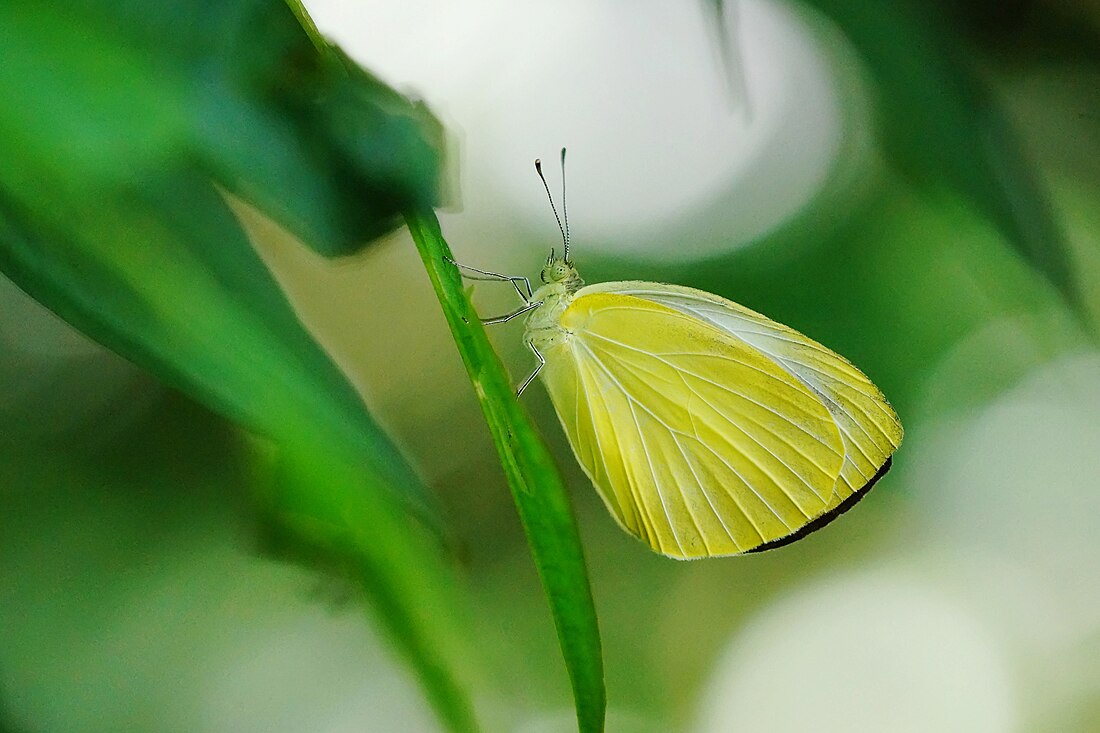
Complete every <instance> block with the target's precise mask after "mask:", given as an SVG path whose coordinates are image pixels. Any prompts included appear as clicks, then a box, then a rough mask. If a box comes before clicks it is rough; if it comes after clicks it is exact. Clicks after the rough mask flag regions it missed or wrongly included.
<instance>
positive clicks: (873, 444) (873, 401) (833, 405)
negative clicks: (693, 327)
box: [582, 282, 902, 507]
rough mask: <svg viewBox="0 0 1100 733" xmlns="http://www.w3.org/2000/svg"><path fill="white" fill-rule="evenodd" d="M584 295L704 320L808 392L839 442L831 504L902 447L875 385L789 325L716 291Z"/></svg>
mask: <svg viewBox="0 0 1100 733" xmlns="http://www.w3.org/2000/svg"><path fill="white" fill-rule="evenodd" d="M588 292H593V293H595V292H613V293H619V294H624V295H631V296H635V297H638V298H643V299H645V300H648V301H651V302H654V303H660V304H662V305H666V306H668V307H670V308H673V309H675V310H677V311H680V312H681V313H685V314H688V315H691V316H694V317H697V318H699V319H702V320H704V321H706V322H708V323H711V324H713V325H714V326H716V327H718V328H720V329H722V330H723V331H725V332H726V333H728V334H730V335H732V336H735V337H737V338H739V339H741V340H743V341H744V342H745V343H747V344H749V345H751V346H752V347H754V348H756V349H758V350H759V351H760V352H762V353H763V354H765V355H766V356H768V357H769V358H771V359H773V360H775V361H776V362H778V363H779V364H780V365H782V366H783V368H784V369H786V370H787V371H789V372H790V373H791V374H793V375H794V376H796V377H798V378H799V379H800V380H801V381H802V382H803V383H804V384H805V385H806V386H807V387H809V388H810V389H811V390H813V392H814V393H815V394H817V395H818V396H819V397H820V398H821V400H822V401H823V402H824V403H825V406H826V407H827V408H828V410H829V412H830V413H831V414H832V416H833V419H834V420H836V423H837V427H838V428H839V429H840V434H841V437H842V439H843V441H844V449H845V458H844V466H843V468H842V470H841V472H840V477H839V479H838V481H837V483H836V487H835V491H834V497H833V499H832V501H831V505H832V507H835V506H838V505H839V504H841V503H842V502H844V501H845V500H847V499H849V498H850V497H851V496H852V495H853V494H854V493H857V492H859V491H861V490H862V489H864V488H865V487H867V486H869V485H870V484H871V483H873V482H874V480H875V479H877V478H878V477H879V476H881V475H882V473H884V472H885V469H886V468H888V465H889V464H888V461H889V459H890V456H891V455H892V454H893V453H894V451H895V450H897V447H898V446H899V445H900V444H901V438H902V427H901V422H900V421H899V420H898V416H897V413H895V412H894V409H893V408H892V407H891V406H890V403H889V402H887V401H886V397H885V396H883V394H882V392H881V391H879V389H878V387H876V386H875V385H874V384H873V383H872V382H871V380H870V379H868V378H867V377H866V375H864V374H863V372H861V371H860V370H859V369H857V368H856V367H855V366H853V365H852V363H851V362H849V361H848V360H847V359H845V358H844V357H842V356H840V355H839V354H837V353H836V352H834V351H831V350H830V349H828V348H826V347H824V346H822V345H821V344H819V343H817V342H816V341H814V340H813V339H810V338H807V337H806V336H804V335H802V334H801V333H799V332H798V331H795V330H794V329H793V328H790V327H788V326H784V325H783V324H781V323H776V322H775V321H773V320H771V319H770V318H767V317H766V316H763V315H761V314H759V313H756V312H755V311H752V310H749V309H748V308H745V307H743V306H740V305H738V304H736V303H733V302H731V301H729V300H726V299H725V298H720V297H718V296H717V295H712V294H710V293H706V292H703V291H701V290H694V289H692V288H685V287H681V286H677V285H664V284H659V283H646V282H617V283H601V284H600V285H596V286H594V287H592V288H585V289H584V290H583V291H582V293H588Z"/></svg>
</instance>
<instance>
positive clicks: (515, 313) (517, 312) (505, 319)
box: [481, 300, 542, 326]
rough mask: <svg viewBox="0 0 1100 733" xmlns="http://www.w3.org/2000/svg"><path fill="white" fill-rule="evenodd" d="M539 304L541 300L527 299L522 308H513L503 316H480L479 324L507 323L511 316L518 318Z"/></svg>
mask: <svg viewBox="0 0 1100 733" xmlns="http://www.w3.org/2000/svg"><path fill="white" fill-rule="evenodd" d="M540 305H542V301H541V300H532V301H528V303H527V305H525V306H523V307H522V308H520V309H518V310H514V311H512V312H511V313H506V314H504V315H503V316H497V317H496V318H482V319H481V324H482V325H483V326H492V325H493V324H496V323H507V322H508V321H510V320H512V319H513V318H518V317H519V316H522V315H523V314H524V313H527V312H528V311H533V310H534V309H535V308H538V307H539V306H540Z"/></svg>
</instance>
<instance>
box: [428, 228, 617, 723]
mask: <svg viewBox="0 0 1100 733" xmlns="http://www.w3.org/2000/svg"><path fill="white" fill-rule="evenodd" d="M406 221H407V223H408V225H409V230H410V231H411V232H412V236H413V239H414V240H415V242H416V246H417V249H418V250H419V252H420V256H421V258H422V259H423V260H424V266H425V267H426V268H427V271H428V277H429V278H430V279H431V282H432V286H433V287H434V288H435V291H436V295H437V296H438V297H439V302H440V304H441V305H442V306H443V312H444V314H445V315H446V317H447V323H448V325H449V326H450V327H451V333H452V334H453V335H454V338H455V343H456V344H457V345H458V351H459V353H460V354H461V355H462V360H463V363H464V364H465V365H466V371H467V372H468V373H469V375H470V381H471V382H473V385H474V391H475V392H476V393H477V397H478V400H479V401H480V402H481V407H482V410H483V411H484V413H485V419H486V421H487V422H488V424H489V432H490V433H491V435H492V438H493V442H494V443H495V444H496V447H497V452H498V453H499V454H500V460H501V463H502V464H503V466H504V472H505V475H506V476H507V478H508V485H509V486H510V487H511V489H512V497H513V499H514V500H515V503H516V508H517V509H518V510H519V516H520V520H521V521H522V523H523V528H524V530H525V531H526V532H527V540H528V543H529V544H530V547H531V554H532V556H533V557H534V560H535V566H536V567H537V568H538V571H539V576H540V578H541V579H542V584H543V588H544V589H545V591H546V596H547V599H548V600H549V602H550V610H551V612H552V614H553V617H554V623H555V625H556V627H557V631H558V640H559V643H560V645H561V650H562V655H563V656H564V657H565V664H566V667H567V668H568V670H569V677H570V680H571V681H572V685H573V697H574V701H575V703H576V709H577V720H578V723H579V726H580V730H581V731H582V732H583V733H594V732H597V731H602V730H603V726H604V713H605V708H606V696H605V691H604V676H603V658H602V653H601V649H600V635H599V627H598V624H597V621H596V609H595V605H594V604H593V601H592V592H591V589H590V587H589V584H588V572H587V570H586V568H585V563H584V553H583V551H582V549H581V542H580V536H579V534H578V532H577V526H576V522H575V520H574V518H573V511H572V507H571V505H570V503H569V499H568V496H567V495H566V492H565V487H564V485H563V483H562V480H561V477H560V475H559V474H558V471H557V468H556V467H555V465H554V462H553V460H552V458H551V457H550V454H549V452H548V450H547V448H546V446H545V444H544V443H543V442H542V439H541V438H540V437H539V436H538V434H537V432H536V431H535V429H534V427H533V426H532V425H531V421H530V418H528V416H527V413H526V411H525V410H524V409H523V408H522V407H521V406H520V404H519V402H518V401H517V400H516V398H515V394H514V392H513V387H512V384H511V381H510V378H509V377H508V373H507V372H506V371H505V369H504V366H503V365H502V364H501V362H500V359H499V357H498V356H497V355H496V353H495V352H494V351H493V348H492V346H491V345H490V343H489V340H488V338H487V337H486V335H485V330H484V328H483V327H482V326H481V322H480V321H479V320H478V316H477V314H476V313H475V311H474V309H473V306H472V305H471V304H470V301H469V299H468V298H467V297H466V293H465V291H464V290H463V287H462V280H461V278H460V277H459V274H458V270H457V268H455V267H454V266H453V265H450V264H448V263H447V262H446V260H445V259H444V258H450V257H451V252H450V249H449V247H448V246H447V243H446V242H445V241H444V239H443V236H442V234H441V233H440V230H439V222H438V221H437V220H436V218H435V215H434V214H433V213H431V212H430V211H427V212H417V213H414V214H410V215H408V216H407V217H406Z"/></svg>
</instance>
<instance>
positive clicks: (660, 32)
mask: <svg viewBox="0 0 1100 733" xmlns="http://www.w3.org/2000/svg"><path fill="white" fill-rule="evenodd" d="M306 5H307V6H308V8H309V10H310V12H311V13H312V15H313V17H314V19H315V20H316V22H317V24H318V26H319V28H320V29H321V30H322V32H324V33H325V34H327V35H329V36H330V37H332V38H333V39H334V40H335V41H336V42H338V43H340V44H341V45H342V46H343V47H344V48H345V49H346V50H347V51H348V52H349V53H350V54H351V55H352V56H353V57H354V58H355V59H356V60H358V61H359V62H361V63H363V64H364V65H365V66H367V67H368V68H370V69H372V70H374V71H375V72H377V73H379V74H380V75H381V76H382V78H383V79H385V80H386V81H388V82H389V83H391V84H394V85H395V86H397V87H399V88H404V89H406V90H408V91H410V92H414V93H415V94H417V95H419V96H422V97H423V98H424V99H426V101H427V102H428V104H429V105H431V107H432V108H433V109H434V110H435V111H436V112H437V113H438V114H439V115H440V117H441V118H442V120H443V121H444V124H445V126H446V127H447V128H448V130H449V131H450V132H451V133H452V135H453V136H454V138H455V143H456V145H455V146H454V147H455V148H456V149H457V157H458V161H457V166H458V181H459V186H458V195H459V197H460V199H461V209H462V215H461V216H459V217H453V218H450V219H448V221H447V222H446V228H447V231H448V233H449V235H450V238H451V239H452V240H456V241H461V240H464V239H465V238H466V236H467V234H469V237H470V239H471V240H473V239H474V237H475V236H476V235H475V233H480V236H481V238H482V240H483V241H482V242H481V244H482V245H483V246H484V247H485V248H486V255H487V256H488V255H489V254H493V253H498V252H499V250H500V249H501V248H504V247H507V246H508V244H507V242H501V241H492V242H488V241H484V236H485V232H486V231H494V229H495V230H498V231H499V233H500V234H499V235H500V236H501V237H508V236H513V237H514V236H517V235H528V236H530V235H531V233H542V232H545V236H546V241H547V246H549V245H550V244H552V243H553V237H554V234H555V231H554V225H553V219H552V217H551V215H550V212H549V210H548V206H547V204H546V201H545V198H544V195H543V193H542V190H541V187H540V184H539V182H538V180H537V178H536V177H535V175H534V172H533V170H532V169H531V161H532V159H534V158H535V157H542V158H543V159H544V161H545V162H546V163H547V164H548V165H547V168H548V173H549V174H550V176H551V177H552V187H554V188H555V189H556V187H557V179H558V173H557V170H556V164H557V151H558V150H559V148H560V147H561V146H563V145H565V146H567V147H568V148H569V150H570V155H569V170H568V176H569V201H570V214H571V217H570V218H571V222H572V224H573V230H574V233H575V234H576V241H577V243H578V247H581V248H588V249H590V250H600V251H603V252H607V253H614V254H623V255H630V256H632V257H636V258H639V259H648V260H652V261H676V260H691V259H697V258H701V257H706V256H709V255H713V254H715V253H717V252H721V251H726V250H729V249H733V248H735V247H737V246H740V245H743V244H745V243H747V242H750V241H751V240H753V239H754V238H757V237H759V236H761V235H763V234H765V233H767V232H768V231H770V230H772V229H774V228H775V227H776V226H778V225H780V224H781V223H782V222H784V221H786V220H787V219H789V218H790V217H791V216H793V215H794V214H795V213H796V212H798V211H799V210H800V209H801V208H802V207H803V206H805V205H806V204H807V202H809V201H810V200H811V199H812V198H813V197H814V196H815V194H816V193H817V192H818V191H819V190H820V189H821V188H822V186H823V185H825V182H826V180H827V179H828V177H829V174H830V171H831V169H832V167H833V165H834V163H835V160H836V157H837V154H838V151H839V149H840V146H841V139H842V132H843V131H842V126H843V124H842V115H841V111H840V110H841V105H842V104H843V103H845V102H847V106H848V107H851V106H852V100H850V99H848V100H841V99H839V98H838V95H839V91H838V90H839V89H840V88H841V87H842V86H843V85H841V84H839V82H838V81H837V80H836V77H837V75H838V74H842V73H843V72H842V71H841V70H840V69H839V68H838V65H837V64H836V63H834V61H835V58H834V55H833V54H834V52H835V49H836V47H837V46H838V45H843V44H842V42H841V41H840V39H839V36H838V34H836V33H834V32H831V31H829V30H827V29H826V27H825V26H824V24H822V23H821V22H818V21H814V22H810V21H809V20H808V19H807V17H806V16H805V15H803V14H801V13H798V12H796V11H794V10H792V9H791V8H790V7H789V6H787V5H784V4H781V3H777V2H771V1H768V0H743V1H742V2H738V3H731V4H730V6H729V7H730V13H729V19H730V20H729V23H728V26H729V27H728V28H727V29H725V32H726V33H727V35H728V36H729V39H730V42H731V44H732V45H733V47H734V48H735V49H736V55H735V58H737V61H738V63H739V64H740V66H739V68H738V69H736V70H735V74H736V75H738V76H739V77H741V78H742V79H743V81H744V85H743V86H744V88H745V89H746V90H747V94H746V95H745V96H744V97H740V98H739V97H738V87H740V86H742V84H741V81H740V80H738V79H735V80H734V81H733V83H732V84H731V82H730V80H729V79H728V78H727V76H726V74H725V71H724V70H723V67H722V66H721V64H720V62H719V55H718V49H717V44H716V43H715V33H714V29H712V28H710V27H708V23H709V22H710V18H709V17H708V16H707V14H706V13H705V12H704V11H703V9H702V8H701V7H700V5H699V4H698V3H690V2H689V3H667V2H663V0H640V1H639V2H634V3H629V4H622V3H612V2H609V1H607V0H602V1H597V2H590V1H585V2H581V1H580V0H567V1H565V2H560V3H553V4H549V5H547V4H545V3H536V2H532V1H527V0H525V1H521V2H504V1H503V0H476V1H475V2H470V3H463V4H462V5H461V6H453V5H452V4H449V3H445V2H442V1H441V0H418V1H416V2H411V3H405V4H387V3H378V4H362V3H350V2H347V1H346V0H311V1H310V2H307V3H306ZM471 245H472V246H476V245H477V243H476V242H473V241H472V242H471ZM530 254H531V255H532V256H533V253H530ZM541 256H543V255H542V253H540V259H541ZM497 261H499V260H497Z"/></svg>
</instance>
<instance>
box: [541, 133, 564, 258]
mask: <svg viewBox="0 0 1100 733" xmlns="http://www.w3.org/2000/svg"><path fill="white" fill-rule="evenodd" d="M564 163H565V148H562V164H563V165H564ZM535 171H536V172H537V173H538V174H539V180H541V181H542V187H543V188H544V189H546V198H547V199H549V200H550V210H551V211H553V212H554V220H555V221H557V222H558V229H560V230H561V241H562V244H564V245H565V256H566V257H567V258H568V257H569V236H568V235H567V234H566V233H565V227H563V226H562V225H561V217H559V216H558V208H557V207H556V206H554V197H553V196H551V195H550V186H549V185H547V183H546V176H544V175H542V161H541V160H539V159H538V158H535ZM562 183H563V185H564V181H563V182H562ZM562 205H563V206H564V205H565V201H562ZM550 258H551V259H553V258H554V250H550Z"/></svg>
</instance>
